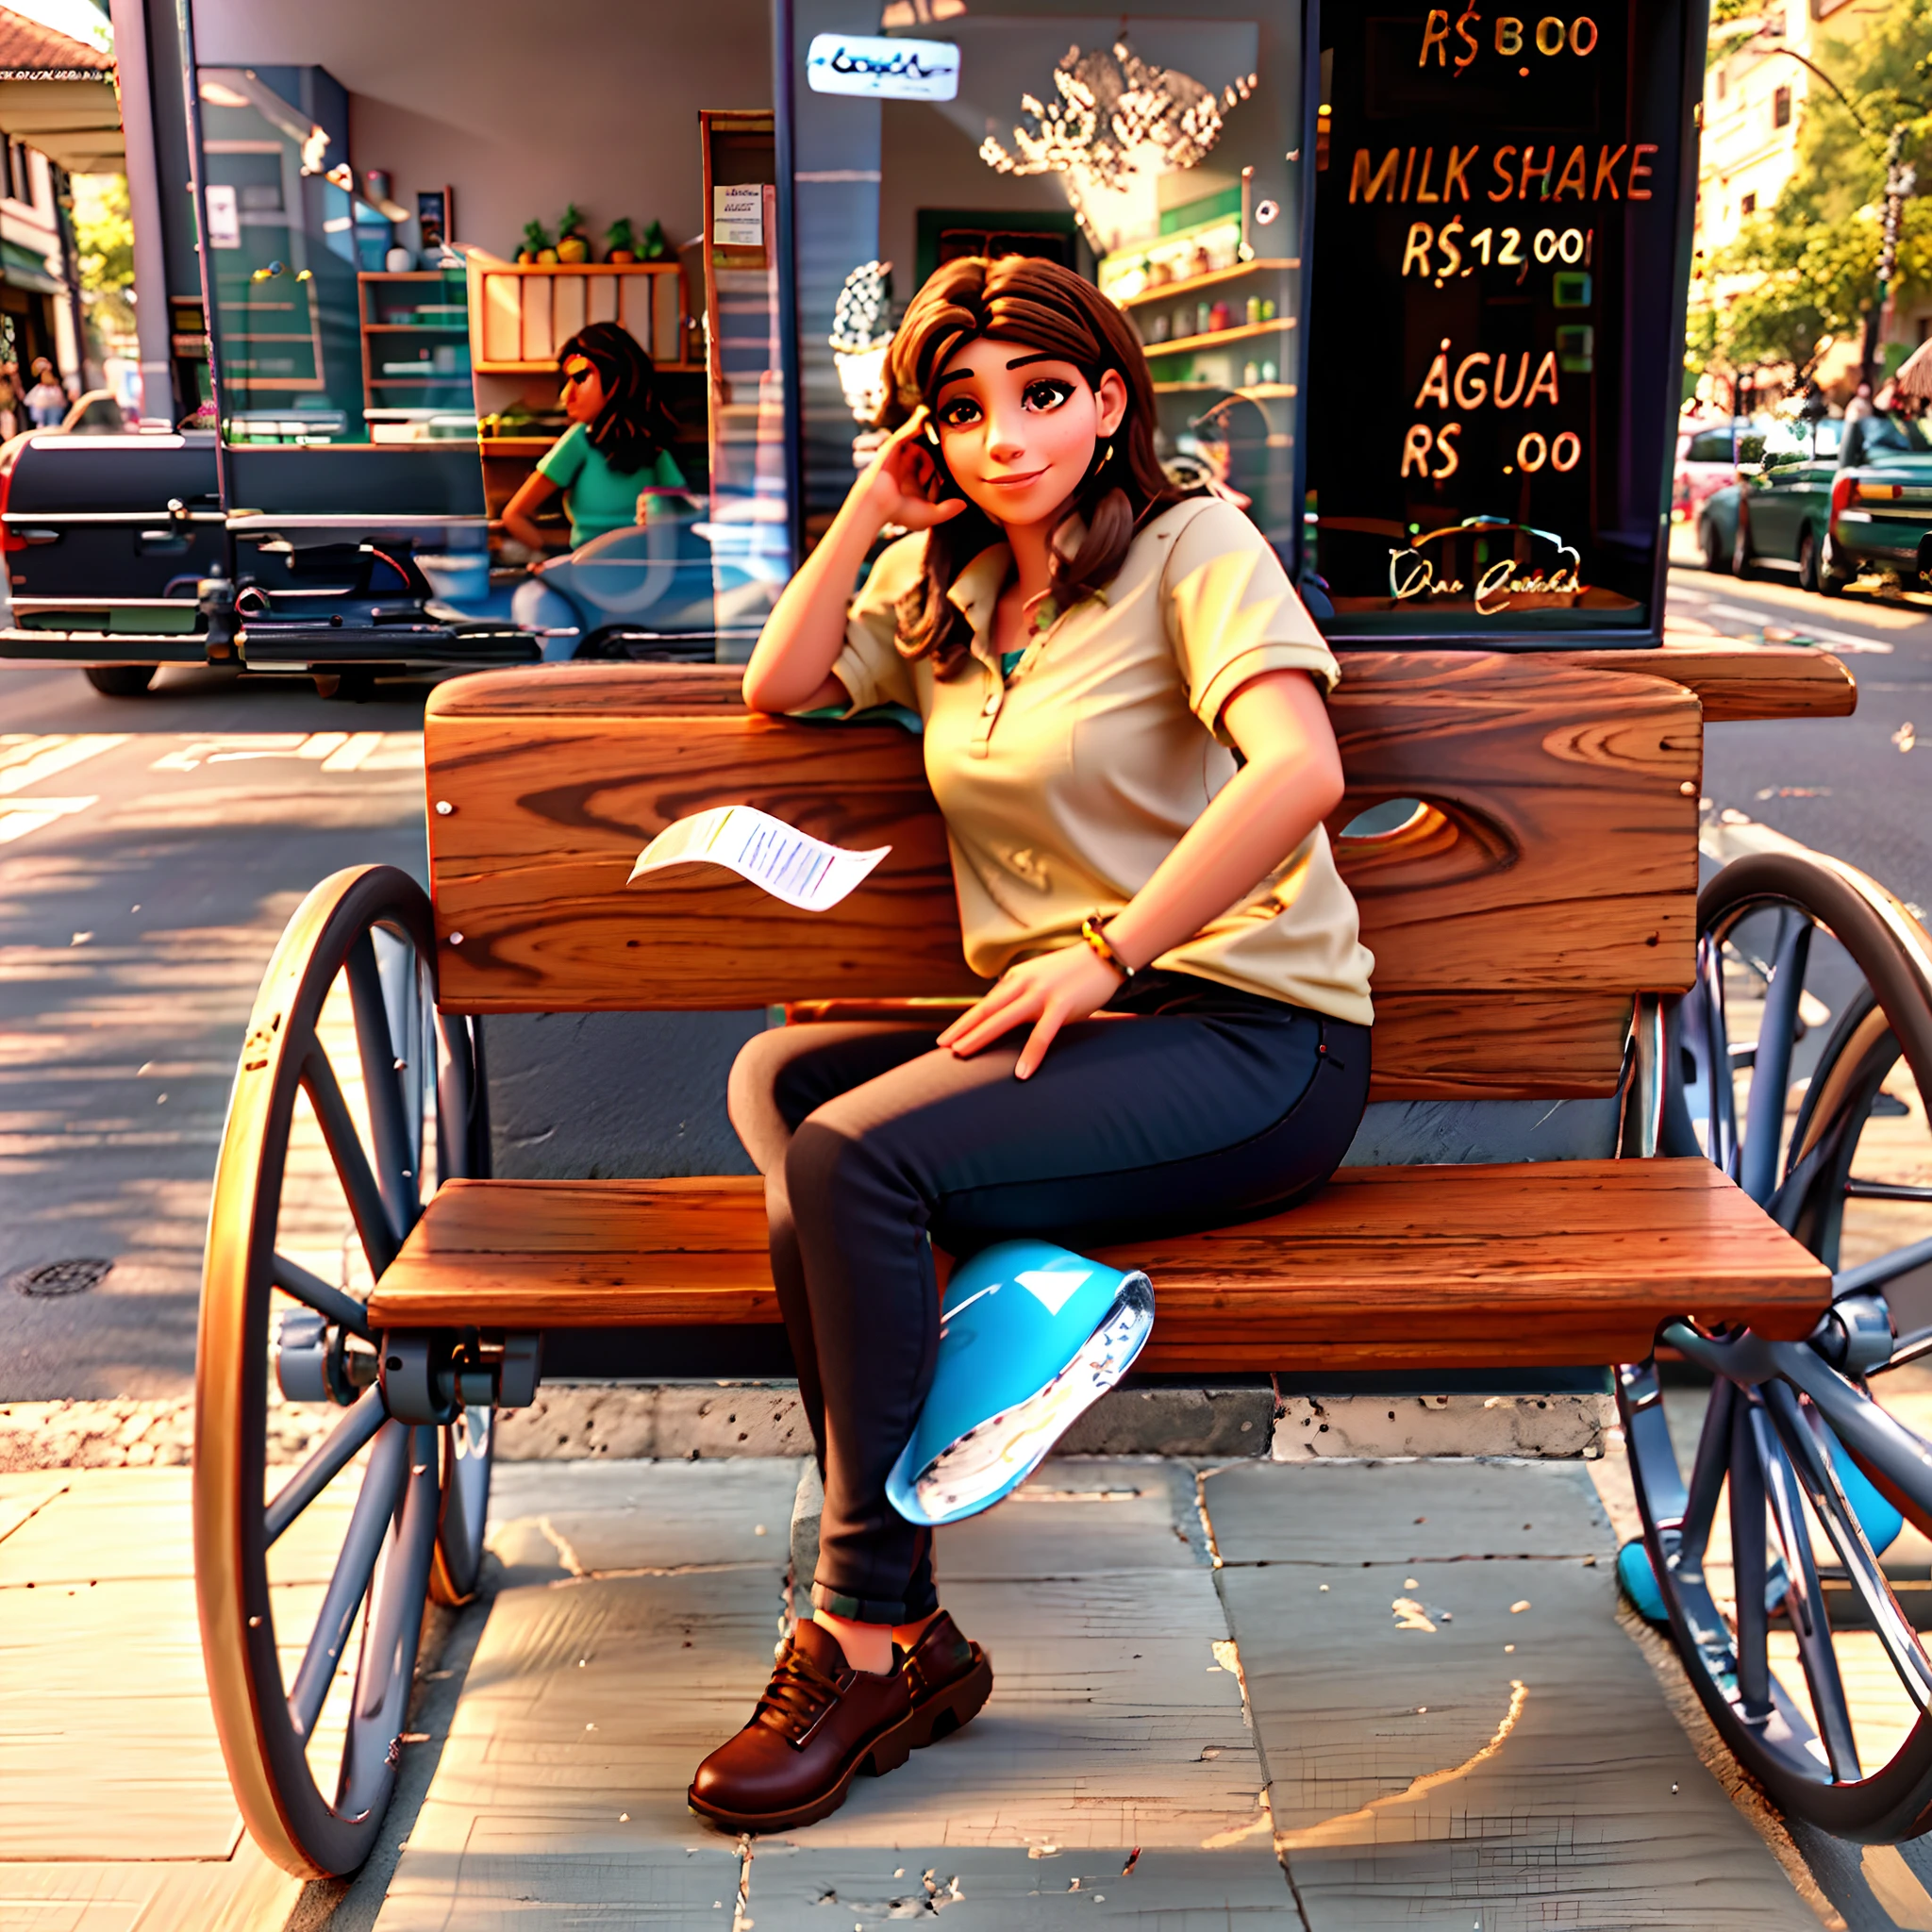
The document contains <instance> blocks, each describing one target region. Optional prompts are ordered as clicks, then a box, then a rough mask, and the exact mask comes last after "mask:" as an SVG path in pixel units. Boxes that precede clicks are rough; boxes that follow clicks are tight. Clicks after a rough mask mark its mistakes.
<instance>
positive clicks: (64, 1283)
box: [8, 1259, 114, 1297]
mask: <svg viewBox="0 0 1932 1932" xmlns="http://www.w3.org/2000/svg"><path fill="white" fill-rule="evenodd" d="M113 1265H114V1264H113V1262H111V1261H99V1260H92V1259H87V1260H79V1261H42V1263H41V1265H40V1266H39V1267H38V1268H22V1269H19V1270H17V1271H16V1272H15V1273H14V1274H11V1275H9V1276H8V1282H9V1283H10V1284H11V1286H12V1287H13V1288H14V1290H15V1291H17V1292H18V1293H21V1294H30V1295H37V1296H42V1297H47V1296H53V1295H60V1294H85V1293H86V1292H87V1291H88V1290H89V1289H91V1288H98V1287H99V1286H100V1285H101V1283H102V1282H103V1281H104V1280H106V1279H107V1274H108V1269H110V1268H111V1267H112V1266H113Z"/></svg>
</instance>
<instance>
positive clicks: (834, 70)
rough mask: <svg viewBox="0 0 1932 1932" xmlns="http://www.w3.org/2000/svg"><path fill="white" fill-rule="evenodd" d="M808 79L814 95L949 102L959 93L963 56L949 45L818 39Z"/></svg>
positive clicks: (869, 37) (867, 37)
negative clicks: (878, 96)
mask: <svg viewBox="0 0 1932 1932" xmlns="http://www.w3.org/2000/svg"><path fill="white" fill-rule="evenodd" d="M805 77H806V79H807V80H808V82H809V83H810V84H811V91H812V92H813V93H815V94H877V95H883V96H885V97H886V98H887V99H889V100H894V101H950V100H951V99H952V98H953V96H954V95H955V94H957V93H958V92H959V50H958V47H957V46H955V45H954V44H953V42H951V41H902V40H896V39H893V40H888V39H885V38H884V37H882V36H879V35H873V34H818V35H815V36H814V37H813V39H812V43H811V45H810V47H809V48H808V49H807V51H806V56H805Z"/></svg>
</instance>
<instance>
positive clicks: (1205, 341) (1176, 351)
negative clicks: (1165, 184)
mask: <svg viewBox="0 0 1932 1932" xmlns="http://www.w3.org/2000/svg"><path fill="white" fill-rule="evenodd" d="M1293 326H1294V317H1293V316H1291V315H1277V316H1276V317H1275V318H1274V321H1273V322H1244V323H1241V324H1240V325H1238V326H1237V327H1234V328H1224V329H1221V330H1218V331H1217V332H1216V333H1214V334H1212V335H1205V336H1176V337H1175V338H1174V341H1171V342H1149V343H1148V344H1147V354H1148V356H1149V357H1150V358H1152V357H1155V356H1191V355H1198V354H1199V353H1200V352H1201V351H1202V350H1203V349H1223V348H1225V347H1226V346H1227V344H1228V343H1229V342H1250V341H1254V340H1255V338H1256V337H1257V336H1275V335H1281V334H1284V333H1285V332H1286V331H1287V330H1289V329H1291V328H1292V327H1293Z"/></svg>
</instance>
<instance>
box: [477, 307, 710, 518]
mask: <svg viewBox="0 0 1932 1932" xmlns="http://www.w3.org/2000/svg"><path fill="white" fill-rule="evenodd" d="M557 366H558V369H559V370H560V371H561V372H562V374H563V396H562V402H563V412H564V414H565V415H566V416H568V417H569V418H570V427H569V428H568V429H566V430H565V431H564V433H563V434H562V435H561V436H560V437H558V440H557V441H555V442H554V443H552V444H551V446H550V447H549V448H548V449H547V450H545V451H544V453H543V455H542V457H541V458H540V459H539V461H538V464H537V467H536V469H535V471H534V472H533V473H532V474H531V475H529V476H528V477H527V478H526V479H525V483H524V486H523V488H522V489H521V490H519V491H517V493H516V494H515V495H514V496H513V497H511V498H510V500H509V503H508V506H507V507H506V508H505V509H504V512H503V528H504V534H505V535H506V536H509V537H514V538H515V539H516V541H518V542H519V543H523V544H525V545H527V546H528V547H529V548H530V549H532V550H546V549H550V548H552V547H554V546H553V542H552V540H550V539H549V538H547V537H546V536H545V535H544V533H543V531H542V530H541V529H540V528H539V527H538V525H537V524H536V522H535V521H534V519H535V517H536V514H537V512H538V511H539V510H541V508H543V506H544V505H545V504H546V503H548V502H549V501H550V499H551V498H552V497H553V496H555V495H556V494H557V492H558V491H559V490H560V491H563V507H564V510H565V513H566V514H567V515H568V516H569V518H570V547H571V548H572V549H573V550H576V549H580V548H581V547H582V546H583V545H584V544H586V543H588V542H589V541H591V538H592V537H601V536H603V535H604V533H605V532H606V531H607V530H627V529H629V528H631V526H632V525H636V524H641V523H642V522H643V521H644V520H645V515H646V508H647V506H648V505H649V502H650V499H651V497H652V496H653V495H655V494H657V493H658V492H659V491H681V490H683V488H684V487H685V484H684V473H683V471H681V470H680V469H679V468H678V467H677V462H676V459H675V458H674V457H673V456H672V454H671V450H670V447H669V445H670V443H671V441H672V439H673V438H674V437H675V435H676V434H677V424H676V421H675V418H674V417H673V416H672V414H671V411H670V410H669V409H667V408H665V407H664V404H663V401H662V399H661V398H660V397H659V396H658V373H657V371H656V370H655V369H654V368H653V367H652V366H651V358H649V357H648V356H647V355H645V354H644V352H643V350H642V348H641V346H640V345H639V343H638V341H637V338H636V337H635V336H633V335H632V334H631V333H630V331H629V330H628V329H623V328H620V327H619V326H618V325H617V324H616V323H614V322H593V323H591V325H590V327H588V328H585V329H580V330H578V332H577V333H576V334H575V335H574V336H573V337H571V339H570V341H567V342H566V343H564V345H563V349H562V352H561V353H560V354H559V355H558V358H557Z"/></svg>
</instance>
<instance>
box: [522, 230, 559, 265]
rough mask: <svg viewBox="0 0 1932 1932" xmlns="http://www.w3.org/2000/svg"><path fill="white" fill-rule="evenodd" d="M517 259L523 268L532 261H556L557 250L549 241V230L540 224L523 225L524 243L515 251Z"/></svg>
mask: <svg viewBox="0 0 1932 1932" xmlns="http://www.w3.org/2000/svg"><path fill="white" fill-rule="evenodd" d="M517 259H518V261H520V262H522V263H523V265H524V266H525V268H527V267H528V266H529V265H530V264H531V263H532V262H533V261H545V260H548V261H555V260H556V259H557V249H556V247H555V245H554V244H553V243H552V242H551V240H550V230H549V229H548V228H546V227H545V226H544V225H543V224H542V223H541V222H525V224H524V242H523V246H522V247H521V248H519V249H518V250H517Z"/></svg>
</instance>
